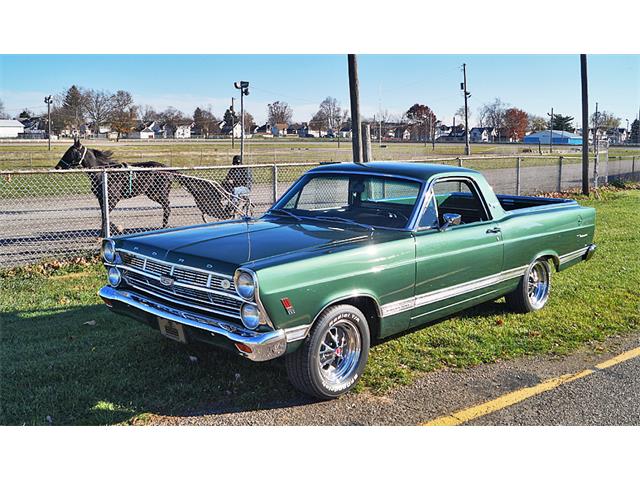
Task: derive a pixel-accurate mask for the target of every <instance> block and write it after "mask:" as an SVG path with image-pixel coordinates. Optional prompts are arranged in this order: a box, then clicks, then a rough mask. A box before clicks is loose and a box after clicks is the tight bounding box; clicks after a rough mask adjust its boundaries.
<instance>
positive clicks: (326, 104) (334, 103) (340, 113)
mask: <svg viewBox="0 0 640 480" xmlns="http://www.w3.org/2000/svg"><path fill="white" fill-rule="evenodd" d="M346 117H347V111H346V110H343V109H342V107H341V106H340V102H338V100H336V99H335V98H333V97H327V98H325V99H324V100H323V101H322V103H320V107H319V109H318V111H317V112H316V114H315V115H314V116H313V119H312V120H311V123H314V124H315V125H317V126H318V127H320V128H323V129H326V130H329V129H331V130H334V131H335V130H339V129H340V126H341V125H342V124H343V123H344V121H345V119H346Z"/></svg>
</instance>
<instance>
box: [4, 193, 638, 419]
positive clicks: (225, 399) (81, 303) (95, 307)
mask: <svg viewBox="0 0 640 480" xmlns="http://www.w3.org/2000/svg"><path fill="white" fill-rule="evenodd" d="M580 201H581V203H582V204H584V205H592V206H595V207H596V208H597V210H598V214H597V215H598V216H597V231H596V242H597V243H598V247H599V249H598V252H597V254H596V256H595V257H594V259H593V260H592V261H590V262H586V263H582V264H580V265H578V266H576V267H572V268H571V269H569V270H567V271H566V272H563V273H560V274H557V275H555V276H554V278H553V291H552V296H551V300H550V301H549V303H548V305H547V306H546V307H545V309H543V310H542V311H540V312H537V313H534V314H528V315H520V314H512V313H509V312H508V311H507V310H506V309H505V306H504V302H502V301H497V302H492V303H489V304H486V305H482V306H480V307H477V308H474V309H471V310H468V311H465V312H463V313H462V314H460V315H457V316H455V317H452V318H450V319H447V320H445V321H443V322H440V323H438V324H437V325H435V326H432V327H429V328H423V329H421V330H417V331H414V332H412V333H408V334H406V335H402V336H399V337H397V338H394V339H392V340H389V341H386V342H384V343H381V344H379V345H376V346H375V347H374V348H373V350H372V352H371V357H370V360H369V365H368V368H367V370H366V372H365V375H364V377H363V379H362V382H361V384H360V385H359V386H358V390H360V391H363V390H368V391H370V392H372V393H374V394H378V393H382V392H385V391H386V390H388V389H389V388H392V387H393V386H396V385H398V384H402V383H408V382H411V381H412V379H413V378H414V377H415V375H417V374H419V373H420V372H426V371H429V370H433V369H438V368H442V367H445V366H448V367H466V366H470V365H475V364H478V363H484V362H493V361H496V360H498V359H504V358H510V357H517V356H522V355H529V354H538V353H553V354H564V353H567V352H569V351H571V350H573V349H576V348H578V347H580V346H583V345H585V344H587V345H592V346H594V348H597V341H599V340H603V339H604V338H606V337H607V336H610V335H614V334H622V333H625V332H630V331H633V330H638V329H640V313H639V308H640V293H639V292H640V290H639V289H638V285H639V284H640V261H639V260H638V251H639V250H640V208H639V207H640V190H624V191H604V192H603V193H602V194H601V198H600V199H599V200H596V199H593V198H591V199H588V200H587V199H581V200H580ZM103 277H104V274H103V271H102V267H101V266H99V265H96V264H82V263H79V264H68V265H64V266H62V267H59V266H58V264H55V263H54V264H53V265H51V264H50V265H45V266H42V265H40V266H35V267H30V268H28V269H18V270H12V271H5V272H3V273H0V298H2V303H1V305H0V424H38V425H40V424H47V423H49V422H51V423H53V424H56V425H60V424H114V423H127V422H135V423H145V422H148V421H152V419H153V415H154V414H162V415H179V414H185V413H193V412H201V411H207V410H209V411H211V410H215V411H219V410H233V409H255V408H261V407H265V406H268V405H272V404H276V403H278V402H285V403H286V402H295V401H299V398H300V397H299V395H298V394H297V393H296V392H295V391H294V390H293V389H292V387H290V386H289V384H288V382H287V379H286V374H285V372H284V368H283V364H282V361H280V360H276V361H273V362H270V363H267V364H253V363H250V362H248V361H245V360H243V359H241V358H239V357H236V356H234V355H231V354H227V353H225V352H222V351H217V350H214V349H210V348H207V347H197V346H183V345H181V344H178V343H175V342H172V341H170V340H166V339H164V338H163V337H161V336H160V334H159V333H158V332H156V331H154V330H151V329H149V328H147V327H145V326H142V325H140V324H138V323H136V322H134V321H132V320H130V319H127V318H123V317H119V316H116V315H112V314H110V313H109V312H108V311H107V310H106V308H105V307H103V306H102V305H101V304H100V303H99V301H98V299H97V296H96V291H97V290H98V288H99V287H100V286H101V285H102V284H103V282H104V278H103ZM86 322H89V324H87V323H86ZM190 357H194V358H190ZM194 359H195V360H194Z"/></svg>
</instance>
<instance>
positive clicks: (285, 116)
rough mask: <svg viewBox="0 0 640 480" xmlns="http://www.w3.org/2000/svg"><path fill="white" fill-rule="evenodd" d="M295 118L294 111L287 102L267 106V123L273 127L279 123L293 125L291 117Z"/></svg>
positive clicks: (277, 102)
mask: <svg viewBox="0 0 640 480" xmlns="http://www.w3.org/2000/svg"><path fill="white" fill-rule="evenodd" d="M292 116H293V110H292V109H291V107H290V106H289V104H288V103H287V102H281V101H280V100H278V101H276V102H273V103H270V104H269V105H267V119H268V120H267V121H268V122H269V123H270V124H271V125H276V124H278V123H286V124H289V123H291V117H292Z"/></svg>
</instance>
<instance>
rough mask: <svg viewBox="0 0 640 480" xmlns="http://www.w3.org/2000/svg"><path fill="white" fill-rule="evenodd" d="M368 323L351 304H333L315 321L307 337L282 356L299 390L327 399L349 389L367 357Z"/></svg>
mask: <svg viewBox="0 0 640 480" xmlns="http://www.w3.org/2000/svg"><path fill="white" fill-rule="evenodd" d="M369 343H370V340H369V325H368V324H367V320H366V317H365V316H364V314H363V313H362V312H361V311H360V310H359V309H357V308H356V307H354V306H352V305H335V306H333V307H329V308H328V309H326V310H325V311H324V312H323V313H322V315H320V317H319V318H318V320H316V322H315V324H314V326H313V328H312V329H311V332H310V333H309V336H308V337H307V338H306V339H305V340H304V343H303V344H302V345H301V346H300V348H298V350H296V351H295V352H293V353H291V354H289V355H287V356H286V357H285V364H286V367H287V374H288V376H289V380H290V381H291V383H292V384H293V386H294V387H296V388H297V389H298V390H300V391H302V392H304V393H306V394H308V395H311V396H313V397H316V398H319V399H322V400H329V399H332V398H337V397H339V396H340V395H343V394H345V393H347V392H348V391H349V390H351V389H352V388H353V387H354V386H355V385H356V383H357V382H358V380H360V376H361V375H362V372H363V371H364V369H365V366H366V364H367V359H368V358H369Z"/></svg>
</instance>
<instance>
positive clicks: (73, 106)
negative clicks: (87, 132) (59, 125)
mask: <svg viewBox="0 0 640 480" xmlns="http://www.w3.org/2000/svg"><path fill="white" fill-rule="evenodd" d="M85 102H86V96H85V94H84V93H83V92H82V90H80V89H79V88H78V87H76V86H75V85H71V87H69V89H68V90H67V91H66V92H64V93H63V94H62V105H61V107H60V114H61V115H60V116H61V120H62V122H63V123H64V126H65V127H69V128H71V129H72V130H80V127H81V126H82V124H83V123H84V121H85Z"/></svg>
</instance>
